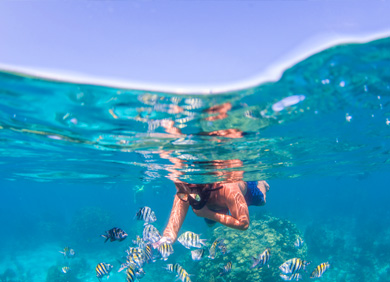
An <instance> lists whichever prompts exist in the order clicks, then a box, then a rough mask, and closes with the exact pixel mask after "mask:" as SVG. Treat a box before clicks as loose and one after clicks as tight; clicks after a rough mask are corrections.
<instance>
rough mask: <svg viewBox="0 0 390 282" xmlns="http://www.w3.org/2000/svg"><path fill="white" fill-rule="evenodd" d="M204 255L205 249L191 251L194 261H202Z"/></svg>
mask: <svg viewBox="0 0 390 282" xmlns="http://www.w3.org/2000/svg"><path fill="white" fill-rule="evenodd" d="M203 254H204V249H196V250H193V251H191V258H192V260H194V261H199V260H201V259H202V257H203Z"/></svg>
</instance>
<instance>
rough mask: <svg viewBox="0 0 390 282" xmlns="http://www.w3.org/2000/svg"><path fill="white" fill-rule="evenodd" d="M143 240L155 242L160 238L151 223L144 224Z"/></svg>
mask: <svg viewBox="0 0 390 282" xmlns="http://www.w3.org/2000/svg"><path fill="white" fill-rule="evenodd" d="M143 237H144V241H145V242H147V243H152V244H153V243H156V242H158V241H159V240H160V238H161V235H160V232H158V230H157V228H156V227H154V226H153V225H151V224H146V225H145V227H144V231H143Z"/></svg>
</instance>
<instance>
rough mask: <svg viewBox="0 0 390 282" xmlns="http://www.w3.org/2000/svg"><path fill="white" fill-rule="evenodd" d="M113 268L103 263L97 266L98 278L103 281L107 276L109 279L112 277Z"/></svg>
mask: <svg viewBox="0 0 390 282" xmlns="http://www.w3.org/2000/svg"><path fill="white" fill-rule="evenodd" d="M112 268H113V266H112V265H111V264H108V263H104V262H101V263H99V264H98V265H97V266H96V277H97V278H98V279H99V281H101V279H102V278H103V277H104V276H106V275H107V278H108V277H109V276H110V271H111V269H112Z"/></svg>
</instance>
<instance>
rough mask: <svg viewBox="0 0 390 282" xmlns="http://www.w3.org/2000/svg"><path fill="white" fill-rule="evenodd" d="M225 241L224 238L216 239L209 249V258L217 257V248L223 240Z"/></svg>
mask: <svg viewBox="0 0 390 282" xmlns="http://www.w3.org/2000/svg"><path fill="white" fill-rule="evenodd" d="M223 241H224V239H220V238H217V239H215V241H214V242H213V243H212V244H211V247H210V249H209V258H211V259H215V255H216V249H217V247H218V246H219V245H220V244H221V242H222V243H223Z"/></svg>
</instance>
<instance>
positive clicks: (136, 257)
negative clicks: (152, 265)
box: [127, 252, 145, 268]
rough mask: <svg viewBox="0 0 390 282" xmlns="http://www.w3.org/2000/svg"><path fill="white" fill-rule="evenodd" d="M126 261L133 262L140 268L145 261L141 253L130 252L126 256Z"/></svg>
mask: <svg viewBox="0 0 390 282" xmlns="http://www.w3.org/2000/svg"><path fill="white" fill-rule="evenodd" d="M127 263H128V264H134V265H135V266H136V267H137V268H142V266H143V264H144V263H145V260H144V255H143V253H136V252H134V253H131V254H129V255H128V256H127Z"/></svg>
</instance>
